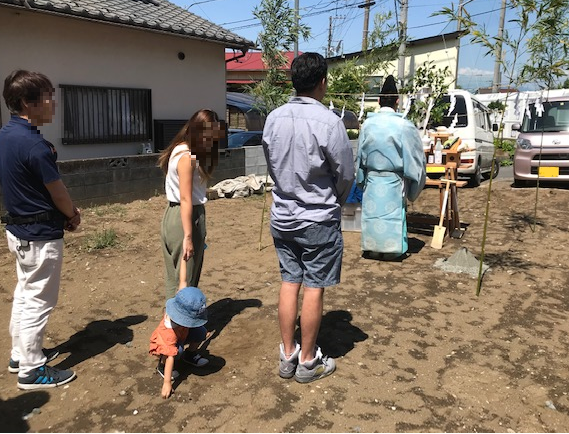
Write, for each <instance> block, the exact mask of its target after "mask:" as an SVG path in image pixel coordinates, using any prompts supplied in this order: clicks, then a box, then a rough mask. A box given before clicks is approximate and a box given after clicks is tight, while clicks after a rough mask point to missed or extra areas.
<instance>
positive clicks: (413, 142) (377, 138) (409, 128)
mask: <svg viewBox="0 0 569 434" xmlns="http://www.w3.org/2000/svg"><path fill="white" fill-rule="evenodd" d="M425 172H426V161H425V154H424V152H423V144H422V142H421V138H420V136H419V132H418V130H417V128H415V126H414V125H413V124H412V123H411V122H409V121H408V120H406V119H403V118H402V117H401V115H400V114H398V113H395V112H394V111H393V110H391V109H385V108H382V109H381V110H380V111H379V112H378V113H369V114H368V118H367V119H366V121H365V122H364V124H363V126H362V129H361V131H360V136H359V148H358V156H357V160H356V183H357V185H358V186H359V187H360V188H362V189H363V198H362V227H361V229H362V231H361V244H362V250H363V251H370V252H378V253H398V254H403V253H405V252H407V249H408V244H407V219H406V200H407V199H408V200H410V201H414V200H415V199H417V197H419V194H420V193H421V190H422V189H423V187H424V186H425V179H426V173H425Z"/></svg>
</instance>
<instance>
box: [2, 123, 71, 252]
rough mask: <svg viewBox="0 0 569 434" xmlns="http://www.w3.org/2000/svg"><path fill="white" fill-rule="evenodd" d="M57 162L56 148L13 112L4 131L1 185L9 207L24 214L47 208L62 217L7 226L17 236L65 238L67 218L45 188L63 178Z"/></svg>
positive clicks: (19, 214)
mask: <svg viewBox="0 0 569 434" xmlns="http://www.w3.org/2000/svg"><path fill="white" fill-rule="evenodd" d="M56 161H57V152H56V150H55V147H54V146H53V145H52V144H51V143H49V142H48V141H47V140H45V139H44V138H43V136H42V135H41V133H40V132H39V130H38V129H37V128H36V127H34V126H33V125H32V124H31V123H29V122H28V121H27V120H26V119H23V118H21V117H19V116H14V115H13V116H12V118H11V119H10V121H9V122H8V123H7V124H6V125H5V126H4V127H3V128H2V129H1V130H0V185H1V186H2V196H3V199H4V208H5V210H6V211H8V212H9V213H10V214H11V215H13V216H20V217H28V216H32V215H34V214H38V213H41V212H44V211H53V212H55V213H56V214H57V215H58V216H59V218H57V219H56V220H54V221H49V222H40V223H29V224H22V225H6V229H7V230H9V231H10V232H11V233H12V234H14V235H15V236H16V237H17V238H20V239H22V240H28V241H37V240H55V239H58V238H62V237H63V224H64V220H65V217H64V216H63V214H61V213H60V212H59V211H57V208H56V207H55V204H54V203H53V200H52V199H51V195H50V194H49V192H48V190H47V188H46V187H45V184H49V183H50V182H54V181H57V180H58V179H60V178H61V177H60V175H59V170H58V169H57V164H56Z"/></svg>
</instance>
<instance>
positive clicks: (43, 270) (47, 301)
mask: <svg viewBox="0 0 569 434" xmlns="http://www.w3.org/2000/svg"><path fill="white" fill-rule="evenodd" d="M6 237H7V238H8V248H9V249H10V252H12V253H13V254H14V255H15V256H16V272H17V276H18V283H17V284H16V289H15V290H14V302H13V304H12V317H11V318H10V335H11V336H12V353H11V357H12V360H15V361H19V362H20V372H19V376H20V377H25V376H27V375H28V374H29V373H30V371H32V370H33V369H35V368H38V367H40V366H42V365H44V364H45V362H46V357H45V356H44V354H43V352H42V344H43V335H44V331H45V327H46V326H47V320H48V318H49V314H50V313H51V310H52V309H53V308H54V307H55V305H56V304H57V296H58V295H59V282H60V277H61V266H62V263H63V238H60V239H58V240H49V241H29V242H26V241H22V240H20V239H18V238H16V237H15V236H14V235H13V234H12V233H11V232H10V231H6ZM26 244H27V245H26Z"/></svg>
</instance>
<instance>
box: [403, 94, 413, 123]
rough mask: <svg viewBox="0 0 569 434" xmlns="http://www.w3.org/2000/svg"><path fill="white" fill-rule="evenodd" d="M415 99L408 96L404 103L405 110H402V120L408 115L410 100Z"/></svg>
mask: <svg viewBox="0 0 569 434" xmlns="http://www.w3.org/2000/svg"><path fill="white" fill-rule="evenodd" d="M414 98H415V95H413V96H411V95H409V98H407V101H406V102H405V108H404V110H403V119H405V118H407V115H408V114H409V110H411V100H412V99H414Z"/></svg>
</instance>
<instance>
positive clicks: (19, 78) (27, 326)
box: [0, 70, 81, 390]
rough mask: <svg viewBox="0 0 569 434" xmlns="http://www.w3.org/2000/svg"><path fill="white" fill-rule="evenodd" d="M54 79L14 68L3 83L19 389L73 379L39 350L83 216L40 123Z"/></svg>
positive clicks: (0, 180) (1, 174) (2, 152)
mask: <svg viewBox="0 0 569 434" xmlns="http://www.w3.org/2000/svg"><path fill="white" fill-rule="evenodd" d="M53 93H54V89H53V85H52V84H51V82H50V80H49V79H48V78H47V77H46V76H45V75H43V74H40V73H36V72H29V71H23V70H18V71H14V72H13V73H12V74H10V75H9V76H8V77H7V78H6V80H5V82H4V92H3V96H4V100H5V102H6V106H7V107H8V109H9V110H10V113H11V114H12V117H11V119H10V121H9V122H8V123H7V124H6V125H5V126H4V127H3V128H2V129H1V130H0V185H1V186H2V194H3V199H4V208H5V210H6V211H7V212H8V213H7V214H6V215H4V216H3V217H2V222H3V223H5V224H6V237H7V239H8V248H9V249H10V252H11V253H13V254H14V256H15V258H16V272H17V277H18V281H17V283H16V288H15V290H14V302H13V305H12V316H11V318H10V335H11V336H12V352H11V357H10V363H9V365H8V370H9V371H10V372H12V373H16V372H17V373H18V388H20V389H24V390H29V389H43V388H50V387H56V386H59V385H62V384H65V383H68V382H70V381H71V380H73V379H74V378H75V372H73V371H69V370H60V369H55V368H52V367H50V366H48V365H47V364H46V363H47V362H49V361H51V360H53V359H55V357H57V356H58V355H59V353H58V352H56V351H53V350H52V351H49V350H43V349H42V343H43V335H44V331H45V327H46V325H47V321H48V318H49V314H50V313H51V311H52V309H53V308H54V307H55V305H56V303H57V297H58V294H59V282H60V276H61V266H62V263H63V231H64V229H67V230H70V231H73V230H75V229H76V228H77V226H78V225H79V223H80V222H81V216H80V212H79V210H78V209H77V208H76V207H75V206H74V205H73V202H72V200H71V197H70V196H69V193H68V192H67V188H66V187H65V185H64V184H63V181H62V180H61V177H60V175H59V171H58V169H57V165H56V160H57V152H56V151H55V148H54V146H53V145H52V144H51V143H49V142H48V141H46V140H45V139H44V138H43V136H42V135H41V133H40V132H39V130H38V129H37V127H39V126H42V125H44V124H48V123H50V122H51V121H52V120H53V116H54V113H55V101H54V100H53Z"/></svg>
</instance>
